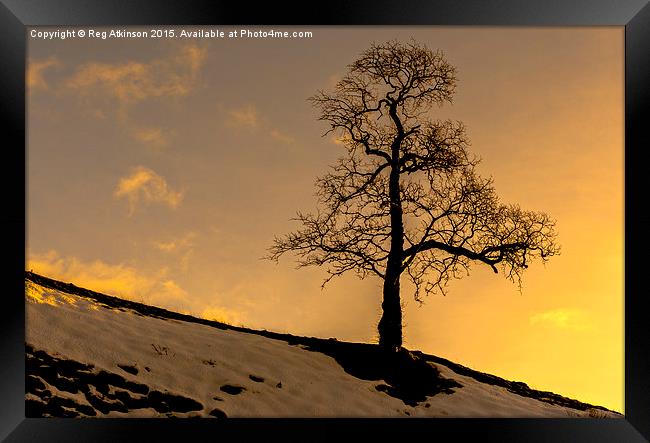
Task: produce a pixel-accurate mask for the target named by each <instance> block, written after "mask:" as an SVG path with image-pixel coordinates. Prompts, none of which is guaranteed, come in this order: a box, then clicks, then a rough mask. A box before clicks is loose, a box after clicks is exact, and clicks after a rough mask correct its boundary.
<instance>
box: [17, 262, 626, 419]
mask: <svg viewBox="0 0 650 443" xmlns="http://www.w3.org/2000/svg"><path fill="white" fill-rule="evenodd" d="M25 285H26V352H27V360H26V368H27V369H26V370H27V380H26V386H27V394H26V410H27V416H28V417H34V416H37V417H38V416H59V417H61V416H63V417H78V416H79V417H87V416H91V417H102V416H107V417H127V416H128V417H161V416H162V417H165V416H175V417H218V418H224V417H405V416H411V417H612V418H616V417H622V416H621V415H620V414H617V413H614V412H611V411H608V410H606V409H604V408H600V407H596V406H592V405H588V404H585V403H580V402H578V401H575V400H571V399H567V398H565V397H561V396H559V395H556V394H552V393H549V392H540V391H534V390H531V389H529V388H528V386H526V385H525V384H523V383H517V382H509V381H506V380H503V379H501V378H498V377H495V376H492V375H488V374H482V373H479V372H476V371H473V370H471V369H468V368H465V367H463V366H460V365H457V364H454V363H452V362H449V361H447V360H444V359H441V358H437V357H434V356H428V355H424V354H421V353H417V352H415V353H413V354H415V355H417V356H418V357H419V358H416V359H413V357H412V356H411V354H409V353H403V354H401V355H400V356H399V357H397V358H395V360H394V361H390V362H386V361H384V360H382V357H381V354H380V353H378V352H377V347H376V346H375V345H368V344H356V343H344V342H338V341H336V340H332V339H330V340H323V339H315V338H307V337H296V336H291V335H283V334H275V333H271V332H266V331H252V330H246V329H244V328H238V327H231V326H227V325H224V324H221V323H217V322H213V321H207V320H203V319H197V318H194V317H190V316H186V315H182V314H178V313H174V312H170V311H166V310H163V309H160V308H155V307H151V306H147V305H143V304H139V303H134V302H130V301H126V300H122V299H118V298H114V297H109V296H106V295H103V294H99V293H95V292H92V291H88V290H85V289H81V288H77V287H75V286H73V285H69V284H65V283H61V282H57V281H55V280H50V279H47V278H44V277H41V276H38V275H36V274H32V273H27V278H26V281H25Z"/></svg>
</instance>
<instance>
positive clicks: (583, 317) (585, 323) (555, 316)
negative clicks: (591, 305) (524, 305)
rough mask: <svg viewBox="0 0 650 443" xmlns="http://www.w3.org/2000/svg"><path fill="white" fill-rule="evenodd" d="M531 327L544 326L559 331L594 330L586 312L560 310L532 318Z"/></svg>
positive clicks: (542, 313) (546, 312)
mask: <svg viewBox="0 0 650 443" xmlns="http://www.w3.org/2000/svg"><path fill="white" fill-rule="evenodd" d="M530 324H531V325H544V326H550V327H555V328H558V329H567V330H573V331H585V330H588V329H591V328H592V322H591V320H590V318H589V316H588V314H587V313H586V312H585V311H582V310H580V309H566V308H558V309H553V310H550V311H545V312H541V313H538V314H535V315H533V316H531V317H530Z"/></svg>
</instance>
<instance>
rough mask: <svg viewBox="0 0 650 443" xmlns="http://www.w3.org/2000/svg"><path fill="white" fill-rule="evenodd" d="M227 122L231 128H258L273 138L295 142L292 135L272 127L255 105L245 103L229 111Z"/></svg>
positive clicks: (284, 141)
mask: <svg viewBox="0 0 650 443" xmlns="http://www.w3.org/2000/svg"><path fill="white" fill-rule="evenodd" d="M225 123H226V126H228V127H230V128H240V129H241V128H245V129H258V130H260V131H263V132H266V133H267V134H268V136H270V137H271V138H272V139H274V140H277V141H279V142H281V143H284V144H287V145H292V144H293V143H295V139H294V138H293V137H292V136H291V135H289V134H287V133H285V132H282V131H280V130H279V129H277V128H273V127H271V125H270V124H269V123H268V121H267V119H266V118H262V116H261V115H260V113H259V111H258V110H257V108H256V107H255V106H254V105H250V104H249V105H244V106H241V107H239V108H235V109H232V110H230V111H228V112H227V116H226V121H225Z"/></svg>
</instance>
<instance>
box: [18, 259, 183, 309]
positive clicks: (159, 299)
mask: <svg viewBox="0 0 650 443" xmlns="http://www.w3.org/2000/svg"><path fill="white" fill-rule="evenodd" d="M27 269H31V270H33V271H34V272H36V273H38V274H41V275H45V276H48V277H51V278H55V279H58V280H62V281H66V282H72V283H74V284H76V285H77V286H81V287H85V288H88V289H92V290H94V291H98V292H102V293H105V294H109V295H114V296H118V297H122V298H125V299H129V300H134V301H142V302H144V303H147V304H153V305H157V306H162V307H169V308H171V309H180V308H182V307H185V306H186V305H187V303H188V295H187V292H186V291H185V290H184V289H182V288H181V287H180V286H179V285H178V284H177V283H176V282H175V281H174V280H171V279H169V278H168V276H167V270H166V269H161V270H159V271H156V272H153V273H149V274H144V273H142V272H140V271H138V270H137V269H135V268H134V267H133V266H128V265H126V264H123V263H118V264H109V263H106V262H103V261H101V260H94V261H86V262H84V261H82V260H79V259H77V258H76V257H61V256H60V255H59V254H58V253H57V252H56V251H49V252H46V253H34V254H28V260H27Z"/></svg>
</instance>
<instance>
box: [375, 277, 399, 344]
mask: <svg viewBox="0 0 650 443" xmlns="http://www.w3.org/2000/svg"><path fill="white" fill-rule="evenodd" d="M381 308H382V310H383V313H382V316H381V320H379V325H378V326H377V329H378V331H379V346H381V347H382V348H383V349H385V350H386V351H390V352H396V351H398V350H399V349H400V348H401V347H402V306H401V304H400V295H399V274H398V275H397V276H396V277H395V276H393V277H391V278H389V277H388V273H387V274H386V279H385V280H384V300H383V302H382V304H381Z"/></svg>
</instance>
